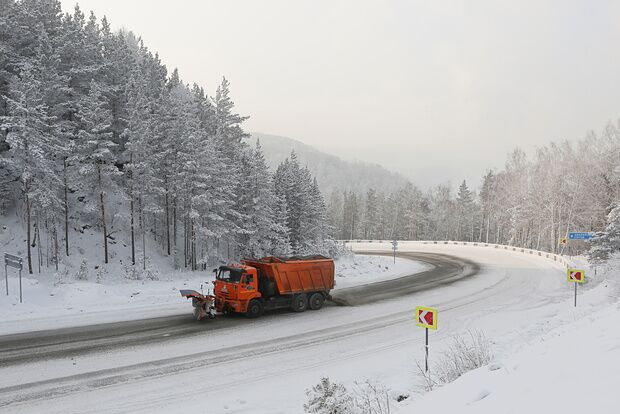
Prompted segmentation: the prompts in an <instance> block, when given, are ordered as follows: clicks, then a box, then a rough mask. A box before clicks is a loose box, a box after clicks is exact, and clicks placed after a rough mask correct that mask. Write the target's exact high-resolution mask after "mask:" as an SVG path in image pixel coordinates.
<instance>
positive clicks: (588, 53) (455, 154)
mask: <svg viewBox="0 0 620 414" xmlns="http://www.w3.org/2000/svg"><path fill="white" fill-rule="evenodd" d="M62 4H63V9H64V10H65V11H71V10H72V9H73V6H74V5H75V1H74V0H62ZM79 4H80V7H81V8H82V10H83V11H85V12H87V11H90V10H94V11H95V14H96V15H97V16H98V17H100V18H101V17H103V16H104V15H106V16H107V17H108V19H109V20H110V22H111V24H112V27H113V28H114V29H119V28H121V27H124V28H127V29H130V30H132V31H133V32H134V33H136V34H137V35H139V36H142V38H143V39H144V41H145V44H146V45H147V46H148V47H149V49H150V50H152V51H157V52H159V55H160V57H161V58H162V61H163V63H165V64H166V65H167V66H168V69H169V71H171V70H172V69H173V68H174V67H178V69H179V71H180V74H181V77H182V78H183V79H184V81H185V82H186V83H193V82H196V83H199V84H201V85H202V86H204V87H205V88H206V89H207V90H208V91H209V94H210V95H213V94H214V93H215V88H216V87H217V84H218V83H219V82H220V80H221V77H222V75H225V76H226V77H227V78H228V79H229V80H230V82H231V87H232V95H233V99H234V101H235V103H236V105H237V109H238V110H239V112H240V113H241V114H243V115H250V116H251V118H250V120H248V121H247V123H246V124H245V128H246V130H249V131H257V132H264V133H271V134H276V135H283V136H288V137H291V138H295V139H298V140H300V141H303V142H305V143H307V144H310V145H313V146H315V147H317V148H320V149H323V150H327V151H329V152H332V153H334V154H336V155H340V156H342V157H344V158H348V159H360V160H366V161H372V162H378V163H380V164H383V165H384V166H386V167H388V168H390V169H393V170H396V171H400V172H402V173H404V174H405V175H406V176H408V177H410V178H411V179H412V180H413V182H414V183H416V184H418V185H420V186H421V187H423V188H426V187H427V186H429V185H434V184H437V183H445V182H451V183H452V186H453V187H455V186H456V185H457V184H458V183H459V182H460V181H461V180H462V179H464V178H465V179H467V180H468V182H470V183H471V184H472V185H473V186H474V187H477V186H478V184H479V181H480V177H481V175H482V174H483V173H484V171H485V170H486V169H487V168H490V167H495V168H497V167H502V166H503V164H504V160H505V157H506V154H507V153H508V152H509V151H510V150H511V149H512V148H514V147H515V146H519V147H521V148H522V149H524V150H526V152H528V153H533V152H534V150H535V148H536V147H537V146H540V145H543V144H545V143H547V142H550V141H557V140H562V139H571V140H574V139H579V138H581V137H583V136H584V135H585V134H586V132H587V131H588V130H590V129H595V130H599V129H601V128H602V127H603V126H604V124H605V123H606V122H607V121H608V120H615V119H617V118H619V117H620V82H619V81H618V77H619V76H620V58H619V57H620V54H619V53H618V45H619V44H620V42H619V40H620V4H619V3H618V2H612V1H594V0H590V1H588V0H583V1H559V0H558V1H542V0H532V1H525V0H515V1H512V2H506V1H498V0H494V1H439V0H426V1H412V0H400V1H360V0H357V1H317V0H308V1H300V0H294V1H291V0H281V1H275V0H274V1H272V0H261V1H258V0H244V1H241V0H219V1H205V0H192V1H187V0H178V1H173V2H171V1H153V0H151V1H146V0H144V1H136V0H132V1H127V0H122V1H121V0H82V1H80V2H79Z"/></svg>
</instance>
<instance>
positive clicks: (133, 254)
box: [129, 153, 136, 266]
mask: <svg viewBox="0 0 620 414" xmlns="http://www.w3.org/2000/svg"><path fill="white" fill-rule="evenodd" d="M129 163H130V164H132V165H133V153H131V154H130V155H129ZM130 174H131V175H130V177H129V180H130V181H129V182H130V183H131V184H130V185H129V198H130V202H129V209H130V216H131V218H130V221H131V224H130V227H131V264H132V265H133V266H135V265H136V239H135V233H134V222H135V220H134V192H133V183H134V181H133V179H134V177H133V170H130Z"/></svg>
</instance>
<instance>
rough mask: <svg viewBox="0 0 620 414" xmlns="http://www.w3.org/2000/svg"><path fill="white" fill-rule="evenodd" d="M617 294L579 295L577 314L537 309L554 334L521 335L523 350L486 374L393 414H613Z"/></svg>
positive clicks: (618, 350) (619, 350) (609, 286)
mask: <svg viewBox="0 0 620 414" xmlns="http://www.w3.org/2000/svg"><path fill="white" fill-rule="evenodd" d="M618 293H620V291H619V289H617V288H614V287H613V283H605V284H601V285H600V286H597V287H596V288H595V289H593V290H592V291H589V292H586V293H585V294H584V295H582V296H581V297H580V298H579V306H578V307H577V308H572V307H571V306H572V304H571V301H570V300H568V301H565V302H562V303H561V304H558V305H554V306H545V307H542V308H538V309H537V310H538V312H539V314H540V315H541V316H542V317H544V318H546V319H547V320H546V321H545V322H544V323H546V324H547V325H550V326H551V327H553V326H556V327H555V328H551V329H549V330H548V331H545V332H544V333H542V334H541V335H535V334H534V335H532V334H530V335H527V338H528V341H527V342H528V344H527V345H526V346H523V347H522V348H521V349H518V350H517V351H516V352H515V353H514V354H511V353H510V352H508V350H507V351H504V352H502V353H501V354H500V356H498V357H496V358H495V360H494V361H493V363H492V364H490V365H489V366H485V367H482V368H479V369H477V370H474V371H471V372H469V373H467V374H465V375H464V376H463V377H461V378H459V379H458V380H457V381H455V382H453V383H451V384H448V385H446V386H444V387H442V388H439V389H437V390H435V391H433V392H431V393H429V394H427V395H424V396H422V397H420V398H415V397H414V398H412V399H410V400H409V401H406V402H403V404H402V405H401V407H399V410H398V411H397V412H398V413H399V414H401V413H402V414H405V413H419V412H440V413H444V412H445V413H448V412H458V413H476V414H483V413H489V414H490V413H551V412H557V413H565V414H568V413H575V414H577V413H584V412H595V413H617V412H618V395H617V390H616V388H617V381H618V378H620V328H618V327H620V306H619V304H618V302H617V299H618ZM610 300H613V302H614V303H611V304H609V303H608V302H610ZM549 315H553V316H552V317H550V318H549ZM538 324H540V322H538Z"/></svg>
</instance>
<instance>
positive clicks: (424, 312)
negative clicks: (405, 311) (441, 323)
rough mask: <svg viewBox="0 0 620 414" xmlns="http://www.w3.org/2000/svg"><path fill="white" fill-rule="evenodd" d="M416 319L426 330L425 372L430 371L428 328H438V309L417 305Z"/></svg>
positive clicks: (418, 324)
mask: <svg viewBox="0 0 620 414" xmlns="http://www.w3.org/2000/svg"><path fill="white" fill-rule="evenodd" d="M415 320H416V325H417V326H419V327H421V328H424V329H425V331H426V334H425V339H426V340H425V343H424V351H425V355H426V356H425V358H424V370H425V371H424V372H428V330H429V329H432V330H437V309H433V308H426V307H424V306H416V308H415Z"/></svg>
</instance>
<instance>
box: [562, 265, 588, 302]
mask: <svg viewBox="0 0 620 414" xmlns="http://www.w3.org/2000/svg"><path fill="white" fill-rule="evenodd" d="M566 277H567V280H568V281H569V282H571V283H574V284H575V307H577V284H578V283H583V282H585V279H586V272H584V271H583V270H579V269H570V268H569V269H567V270H566Z"/></svg>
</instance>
